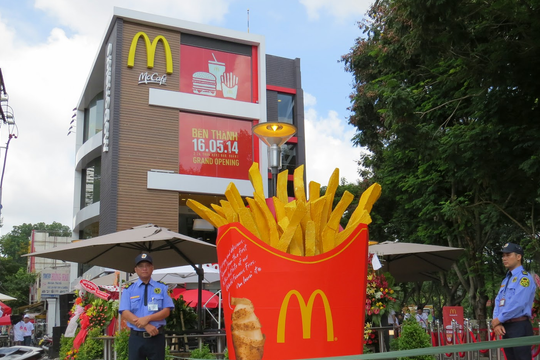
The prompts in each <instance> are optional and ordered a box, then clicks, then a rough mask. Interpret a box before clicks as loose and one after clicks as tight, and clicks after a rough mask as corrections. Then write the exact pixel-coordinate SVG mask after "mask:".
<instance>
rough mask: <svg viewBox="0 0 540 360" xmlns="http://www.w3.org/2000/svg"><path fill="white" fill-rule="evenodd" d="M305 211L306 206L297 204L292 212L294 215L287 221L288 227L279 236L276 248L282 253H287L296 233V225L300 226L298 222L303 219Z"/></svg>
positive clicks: (300, 203)
mask: <svg viewBox="0 0 540 360" xmlns="http://www.w3.org/2000/svg"><path fill="white" fill-rule="evenodd" d="M306 211H307V210H306V205H305V204H304V203H302V202H298V203H297V207H296V210H295V211H294V214H293V216H292V218H291V219H290V221H289V226H287V229H285V231H284V232H283V235H281V238H280V239H279V243H278V246H277V248H278V249H279V250H281V251H283V252H286V251H287V249H288V248H289V245H290V243H291V240H292V238H293V236H294V233H295V231H296V228H297V227H298V225H300V221H301V220H302V218H303V217H304V215H305V213H306Z"/></svg>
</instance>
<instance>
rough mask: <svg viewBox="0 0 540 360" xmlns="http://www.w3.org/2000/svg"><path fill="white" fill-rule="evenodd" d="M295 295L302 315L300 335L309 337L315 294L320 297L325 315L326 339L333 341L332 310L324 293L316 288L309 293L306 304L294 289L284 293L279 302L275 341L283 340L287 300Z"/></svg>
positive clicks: (305, 337)
mask: <svg viewBox="0 0 540 360" xmlns="http://www.w3.org/2000/svg"><path fill="white" fill-rule="evenodd" d="M293 295H294V296H296V299H297V300H298V304H299V305H300V315H301V316H302V337H303V338H304V339H310V338H311V318H312V313H313V303H314V302H315V298H316V297H317V295H319V296H320V297H321V300H322V302H323V305H324V314H325V316H326V340H327V341H334V320H333V319H332V310H331V309H330V303H329V302H328V298H327V297H326V295H325V293H324V292H323V291H322V290H320V289H317V290H315V291H313V292H312V293H311V296H310V297H309V300H308V302H307V304H306V302H305V301H304V298H303V297H302V295H301V294H300V293H299V292H298V291H296V290H291V291H289V292H288V293H287V295H285V298H284V299H283V302H282V303H281V309H280V310H279V318H278V327H277V342H278V343H284V342H285V324H286V322H287V309H288V307H289V301H290V299H291V297H292V296H293Z"/></svg>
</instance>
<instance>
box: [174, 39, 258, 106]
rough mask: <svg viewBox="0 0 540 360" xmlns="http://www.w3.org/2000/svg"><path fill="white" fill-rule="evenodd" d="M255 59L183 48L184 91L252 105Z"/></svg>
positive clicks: (181, 72)
mask: <svg viewBox="0 0 540 360" xmlns="http://www.w3.org/2000/svg"><path fill="white" fill-rule="evenodd" d="M251 87H252V82H251V57H250V56H246V55H238V54H232V53H227V52H223V51H217V50H211V49H204V48H199V47H195V46H189V45H181V46H180V91H181V92H187V93H191V94H198V95H206V96H212V97H217V98H224V99H229V100H239V101H247V102H252V91H251Z"/></svg>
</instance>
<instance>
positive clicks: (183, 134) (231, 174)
mask: <svg viewBox="0 0 540 360" xmlns="http://www.w3.org/2000/svg"><path fill="white" fill-rule="evenodd" d="M179 121H180V126H179V129H180V134H179V144H180V145H179V163H180V164H179V174H186V175H199V176H210V177H219V178H228V179H242V180H248V173H249V171H248V170H249V167H250V166H251V164H252V163H253V136H252V132H251V128H252V126H253V123H252V122H251V121H245V120H234V119H227V118H221V117H216V116H207V115H199V114H191V113H183V112H181V113H180V120H179Z"/></svg>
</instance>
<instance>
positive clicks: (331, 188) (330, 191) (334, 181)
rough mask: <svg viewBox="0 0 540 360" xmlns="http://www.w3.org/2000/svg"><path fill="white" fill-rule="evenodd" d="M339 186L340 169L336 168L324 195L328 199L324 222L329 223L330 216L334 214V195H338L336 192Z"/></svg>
mask: <svg viewBox="0 0 540 360" xmlns="http://www.w3.org/2000/svg"><path fill="white" fill-rule="evenodd" d="M338 185H339V169H338V168H336V169H335V170H334V172H333V173H332V175H330V179H329V180H328V186H326V192H325V193H324V195H326V197H327V198H328V200H327V201H326V205H325V209H324V213H323V214H324V215H326V218H324V219H323V220H324V221H327V220H328V219H329V218H330V214H331V213H332V206H333V205H334V195H335V194H336V190H337V188H338Z"/></svg>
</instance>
